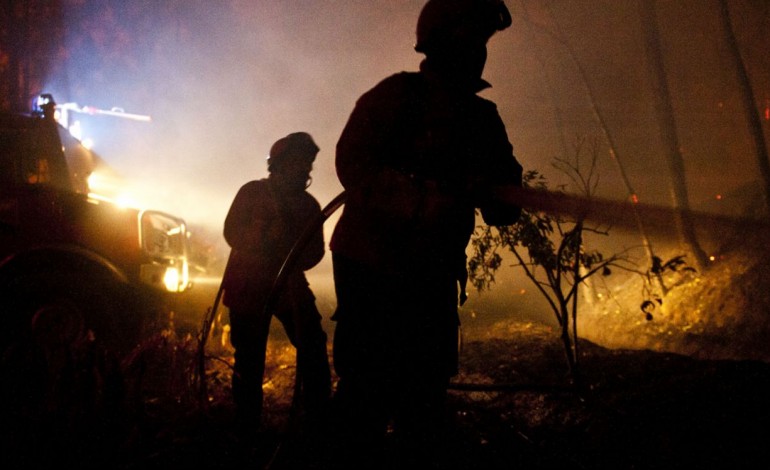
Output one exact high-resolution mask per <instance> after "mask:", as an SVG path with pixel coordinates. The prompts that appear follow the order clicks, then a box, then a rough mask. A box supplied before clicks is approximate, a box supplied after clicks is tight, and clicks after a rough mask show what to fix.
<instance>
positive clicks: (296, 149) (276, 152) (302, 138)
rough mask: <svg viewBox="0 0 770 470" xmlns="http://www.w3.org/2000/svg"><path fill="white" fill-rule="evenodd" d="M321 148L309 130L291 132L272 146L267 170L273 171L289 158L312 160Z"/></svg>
mask: <svg viewBox="0 0 770 470" xmlns="http://www.w3.org/2000/svg"><path fill="white" fill-rule="evenodd" d="M319 150H320V149H319V148H318V145H316V143H315V142H314V141H313V137H311V136H310V134H308V133H307V132H294V133H292V134H289V135H287V136H286V137H283V138H281V139H278V140H277V141H276V142H275V143H274V144H273V146H272V147H270V155H268V157H267V171H269V172H272V171H273V170H275V169H276V168H277V167H278V166H280V165H281V162H285V161H287V160H289V159H303V160H306V161H309V162H312V161H314V160H315V156H316V154H317V153H318V151H319Z"/></svg>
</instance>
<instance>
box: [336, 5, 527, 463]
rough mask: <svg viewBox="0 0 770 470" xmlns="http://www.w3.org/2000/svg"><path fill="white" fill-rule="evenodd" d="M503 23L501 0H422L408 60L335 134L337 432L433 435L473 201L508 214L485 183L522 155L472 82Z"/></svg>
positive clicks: (479, 84)
mask: <svg viewBox="0 0 770 470" xmlns="http://www.w3.org/2000/svg"><path fill="white" fill-rule="evenodd" d="M510 24H511V16H510V14H509V12H508V10H507V8H506V6H505V4H504V3H503V1H502V0H429V1H428V2H427V3H426V4H425V6H424V7H423V9H422V12H421V14H420V17H419V19H418V22H417V43H416V46H415V49H416V50H417V51H418V52H420V53H423V54H425V59H424V60H423V61H422V63H421V64H420V70H419V72H400V73H396V74H394V75H392V76H390V77H388V78H385V79H384V80H383V81H381V82H380V83H379V84H377V85H376V86H375V87H374V88H372V89H371V90H369V91H367V92H366V93H365V94H364V95H362V96H361V97H360V98H359V99H358V101H357V103H356V106H355V108H354V109H353V111H352V114H351V115H350V117H349V120H348V122H347V124H346V126H345V128H344V130H343V132H342V135H341V137H340V139H339V142H338V144H337V153H336V168H337V174H338V176H339V179H340V181H341V183H342V185H343V186H344V187H345V190H346V192H347V202H346V205H345V208H344V210H343V213H342V215H341V217H340V220H339V221H338V223H337V225H336V227H335V229H334V232H333V235H332V239H331V243H330V248H331V250H332V255H333V263H334V279H335V288H336V292H337V310H336V312H335V315H334V317H333V319H334V320H335V321H336V322H337V323H336V327H335V335H334V361H333V362H334V367H335V371H336V373H337V375H338V376H339V378H340V380H339V383H338V386H337V390H336V392H335V398H334V402H335V409H336V410H337V411H338V416H339V419H340V427H341V429H342V432H343V436H347V438H349V439H359V438H360V439H362V440H363V441H364V442H363V445H365V444H370V443H376V442H378V440H379V438H380V437H382V436H383V435H384V433H385V431H386V428H388V426H392V429H393V430H394V433H395V435H397V436H400V439H399V442H404V443H406V445H407V446H413V448H415V449H416V448H419V449H428V448H429V447H430V446H428V445H427V442H430V440H431V439H433V438H436V437H437V436H439V435H440V432H439V431H440V430H441V429H442V428H443V427H444V424H445V423H444V418H445V417H444V403H445V399H446V390H447V386H448V382H449V379H450V377H451V376H453V375H455V374H456V373H457V344H458V338H457V335H458V326H459V320H458V312H457V308H458V303H459V302H461V301H462V300H464V298H463V294H464V284H465V279H466V278H467V273H466V264H465V261H466V260H465V249H466V246H467V244H468V241H469V239H470V236H471V234H472V232H473V230H474V227H475V209H480V211H481V214H482V216H483V219H484V221H485V222H486V223H488V224H491V225H508V224H512V223H514V222H516V220H517V219H518V217H519V214H520V209H519V208H518V207H514V206H511V205H508V204H505V203H503V202H502V201H500V200H498V199H496V198H495V197H494V195H495V194H496V192H497V191H499V190H501V189H504V188H505V187H518V186H521V176H522V167H521V165H520V164H519V163H518V161H517V160H516V158H515V156H514V155H513V148H512V146H511V144H510V142H509V140H508V136H507V132H506V129H505V126H504V124H503V122H502V120H501V118H500V116H499V114H498V112H497V109H496V106H495V104H494V103H492V102H490V101H488V100H486V99H483V98H481V97H479V96H478V95H477V93H478V92H479V91H481V90H483V89H484V88H487V87H489V86H490V85H489V84H488V83H487V82H486V81H484V80H483V79H482V78H481V77H482V73H483V70H484V65H485V63H486V59H487V50H486V44H487V41H488V40H489V39H490V38H491V37H492V35H493V34H494V33H495V32H496V31H501V30H503V29H505V28H507V27H508V26H510ZM346 429H348V430H350V431H351V432H350V433H349V434H345V433H344V432H345V430H346ZM343 439H344V437H343ZM426 439H427V441H426ZM349 447H351V446H349ZM352 447H355V446H352ZM362 448H365V446H364V447H362Z"/></svg>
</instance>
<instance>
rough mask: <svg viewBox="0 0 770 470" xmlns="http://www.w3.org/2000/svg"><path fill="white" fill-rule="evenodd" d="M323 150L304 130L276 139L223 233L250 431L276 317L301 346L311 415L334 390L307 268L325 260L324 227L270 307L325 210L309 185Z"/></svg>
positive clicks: (227, 297)
mask: <svg viewBox="0 0 770 470" xmlns="http://www.w3.org/2000/svg"><path fill="white" fill-rule="evenodd" d="M318 150H319V149H318V146H317V145H316V144H315V142H314V141H313V139H312V137H311V136H310V135H309V134H307V133H304V132H297V133H293V134H289V135H288V136H286V137H284V138H282V139H280V140H278V141H277V142H275V144H273V146H272V147H271V149H270V156H269V157H268V172H269V176H268V177H267V178H265V179H261V180H256V181H250V182H248V183H246V184H245V185H243V186H242V187H241V188H240V190H239V191H238V193H237V195H236V196H235V199H234V200H233V202H232V205H231V207H230V210H229V212H228V214H227V217H226V219H225V225H224V236H225V240H226V241H227V243H228V244H229V245H230V246H231V247H232V252H231V255H230V260H229V262H228V266H227V270H226V273H225V276H224V279H223V288H224V297H223V303H224V304H225V305H226V306H227V307H228V308H229V311H230V326H231V331H230V334H231V342H232V344H233V347H234V348H235V367H234V372H233V379H232V387H233V399H234V401H235V404H236V408H237V413H238V420H239V422H240V423H241V425H242V426H243V430H244V431H247V432H249V431H254V430H256V429H257V427H258V426H259V421H260V418H261V412H262V400H263V392H262V380H263V375H264V371H265V349H266V346H267V339H268V332H269V329H270V322H271V319H272V317H275V318H277V319H278V320H279V321H280V322H281V323H282V325H283V327H284V330H285V331H286V334H287V336H288V337H289V340H290V341H291V343H292V344H293V345H294V346H295V347H296V349H297V368H298V371H301V374H298V380H299V381H300V385H301V392H302V401H301V403H302V404H303V405H304V409H305V411H306V412H307V413H308V415H309V416H310V415H313V414H318V413H321V412H322V411H323V410H324V409H325V407H326V404H327V401H328V399H329V397H330V394H331V391H330V388H331V386H330V369H329V362H328V358H327V354H326V339H327V337H326V333H325V332H324V331H323V329H322V327H321V315H320V314H319V312H318V310H317V308H316V305H315V297H314V295H313V293H312V291H311V290H310V287H309V285H308V282H307V279H306V278H305V274H304V271H305V270H308V269H310V268H312V267H313V266H315V265H316V264H318V263H319V262H320V261H321V259H322V258H323V255H324V238H323V231H322V229H321V228H320V227H319V229H318V231H317V232H315V233H314V234H313V236H312V237H311V239H310V241H309V243H308V244H307V245H306V246H305V248H304V249H303V251H302V253H301V254H300V256H299V257H298V260H297V262H296V263H295V265H294V268H293V270H292V271H290V272H289V273H288V275H287V276H286V280H285V283H284V284H283V287H282V289H281V291H280V292H279V293H278V297H277V301H275V302H271V307H272V308H271V309H270V311H265V305H266V303H267V301H268V297H269V296H270V294H271V291H272V288H273V282H274V280H275V278H276V276H277V274H278V272H279V271H280V269H281V265H282V263H283V261H284V259H285V258H286V256H287V254H288V253H289V251H290V250H291V247H292V245H293V244H294V242H295V241H296V240H297V239H298V238H299V237H300V235H301V234H302V232H303V230H304V229H305V227H306V225H307V224H308V223H309V222H310V221H312V220H314V219H315V218H317V217H318V216H319V214H320V213H321V209H320V205H319V204H318V201H316V199H315V198H314V197H313V196H311V195H310V194H309V193H308V192H307V191H306V186H307V184H308V182H309V181H310V172H311V170H312V165H313V161H314V160H315V157H316V154H317V153H318Z"/></svg>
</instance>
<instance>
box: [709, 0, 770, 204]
mask: <svg viewBox="0 0 770 470" xmlns="http://www.w3.org/2000/svg"><path fill="white" fill-rule="evenodd" d="M719 17H720V19H721V20H722V27H723V28H724V33H725V40H726V42H727V46H728V49H729V50H730V54H731V56H732V59H733V61H734V63H735V72H736V74H737V78H738V85H739V89H740V90H739V91H740V93H741V98H742V99H743V110H744V112H745V113H746V120H747V121H748V124H749V132H750V133H751V138H752V140H753V142H754V149H755V152H756V157H757V165H758V166H759V172H760V174H761V175H762V185H763V186H762V187H763V189H764V193H765V204H766V205H767V210H768V216H770V159H769V158H768V154H767V143H766V142H765V135H764V133H763V132H762V120H761V119H760V117H759V112H758V110H757V106H756V99H755V97H754V90H753V88H752V87H751V80H750V79H749V73H748V71H747V70H746V64H745V63H744V62H743V58H742V57H741V51H740V49H739V48H738V41H736V40H735V33H734V31H733V25H732V22H731V21H730V9H729V7H728V6H727V1H726V0H719Z"/></svg>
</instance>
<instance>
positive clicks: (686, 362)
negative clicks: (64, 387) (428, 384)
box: [5, 322, 770, 469]
mask: <svg viewBox="0 0 770 470" xmlns="http://www.w3.org/2000/svg"><path fill="white" fill-rule="evenodd" d="M486 335H487V337H485V338H475V339H473V340H471V341H468V342H466V343H465V345H464V346H463V351H462V366H461V369H462V373H461V375H460V376H458V377H457V378H456V385H455V386H454V387H453V389H452V391H451V393H450V411H451V415H452V418H453V422H454V426H453V428H452V431H453V432H452V433H451V435H450V439H449V440H448V441H447V446H446V447H445V448H442V449H440V451H439V453H438V457H437V458H436V460H435V462H434V463H435V465H434V466H433V467H432V468H478V469H495V468H527V469H541V468H613V469H624V468H627V469H640V468H676V467H678V468H698V467H706V466H708V467H709V468H753V467H758V466H759V465H760V464H761V463H762V462H767V461H768V458H770V449H768V446H767V444H766V441H767V431H766V430H767V429H768V428H769V427H770V403H769V402H768V400H767V397H768V396H770V365H768V364H766V363H764V362H758V361H748V360H744V361H718V360H716V361H715V360H697V359H692V358H689V357H686V356H682V355H676V354H672V353H656V352H652V351H645V350H642V351H638V350H637V351H632V350H608V349H605V348H602V347H599V346H596V345H594V344H592V343H590V342H587V341H583V342H581V345H580V346H581V351H582V353H581V361H582V363H581V365H582V371H583V378H584V380H583V386H582V387H580V388H573V387H570V386H569V385H568V380H567V379H566V376H565V365H564V364H565V362H564V360H563V353H562V350H561V345H560V343H559V342H558V341H557V338H556V335H555V333H554V332H553V331H551V330H550V329H549V328H548V327H545V326H542V325H536V324H531V323H516V322H503V323H499V324H497V325H495V326H494V327H492V328H491V329H489V330H488V331H487V334H486ZM193 346H194V342H193V341H184V340H180V339H178V338H175V337H174V336H173V335H169V336H166V337H161V338H158V339H157V340H156V341H154V342H148V344H147V345H146V347H145V349H144V350H143V351H142V352H141V353H140V354H137V355H136V356H135V357H134V358H133V361H134V362H133V363H132V364H131V366H130V367H129V368H128V369H127V370H129V372H127V375H126V377H127V384H128V385H129V387H128V389H127V390H128V392H127V394H128V396H129V397H131V398H132V399H131V400H129V401H128V402H126V403H129V404H130V406H127V405H125V404H124V405H122V406H120V407H119V408H116V409H119V410H120V411H121V412H122V414H121V415H120V416H121V419H120V420H119V421H109V420H108V421H105V419H104V417H105V414H104V413H103V411H104V410H105V408H104V407H101V408H99V409H100V410H101V411H102V412H98V413H97V412H96V411H95V410H86V409H78V408H77V407H73V408H71V409H70V411H71V412H72V413H80V418H83V419H80V421H78V419H75V417H73V416H72V415H71V414H70V416H68V417H63V416H58V417H55V418H51V417H49V418H48V419H47V420H43V421H40V422H37V423H36V424H38V425H45V426H46V427H47V431H46V432H40V431H38V432H36V433H32V436H33V437H34V438H35V439H36V440H35V442H34V443H33V444H32V445H30V443H29V442H28V441H27V442H23V441H21V440H20V438H19V437H18V436H17V438H16V439H11V441H12V442H14V443H15V444H14V447H13V451H14V452H15V453H14V454H12V455H9V454H8V453H6V454H5V455H6V457H7V458H6V461H8V462H14V461H15V462H17V464H18V465H19V466H18V467H15V468H21V466H25V467H26V466H28V465H31V464H43V465H45V464H49V465H53V464H54V463H55V464H57V465H56V466H57V467H58V466H59V464H61V463H63V462H67V463H68V464H69V465H71V468H82V467H86V468H91V467H94V468H96V467H98V468H137V469H138V468H141V469H145V468H212V469H213V468H275V469H279V468H328V467H329V466H330V464H329V462H328V460H318V458H317V457H318V454H317V453H316V454H311V453H309V450H308V448H307V447H306V444H307V443H303V441H301V440H298V439H297V436H296V434H294V433H293V432H292V429H293V428H292V423H293V421H292V420H291V419H290V416H291V396H292V384H293V373H294V369H293V360H294V356H293V351H292V350H291V348H290V347H289V346H288V344H287V343H286V342H285V341H283V340H281V339H280V338H278V339H276V340H275V341H271V346H270V358H269V361H270V369H269V371H268V377H269V380H268V382H267V384H266V390H267V398H266V420H265V421H266V422H265V426H264V429H263V430H262V431H261V433H260V435H259V436H258V439H257V440H256V441H255V442H254V443H253V445H251V446H245V445H243V444H242V442H241V441H239V439H238V438H237V436H236V434H235V432H234V428H233V413H232V412H233V410H232V404H231V402H230V397H229V371H230V369H229V367H228V363H229V361H230V360H231V358H230V357H229V356H228V350H227V349H226V348H212V351H211V353H212V354H214V355H216V356H217V359H212V360H209V362H208V381H207V383H208V385H209V387H208V392H209V393H208V403H207V404H206V406H205V407H201V406H200V403H199V402H198V401H197V397H196V396H195V394H194V392H195V389H194V388H191V384H190V382H189V381H188V380H189V377H190V372H191V368H192V367H194V351H195V348H194V347H193ZM139 369H141V383H140V382H139V381H138V377H139V375H140V372H139ZM132 374H133V375H132ZM134 379H136V380H137V381H135V382H132V380H134ZM131 385H138V388H134V389H132V387H131ZM84 420H85V421H84ZM84 422H85V424H83V423H84ZM19 436H24V434H19ZM27 437H29V435H27ZM327 437H328V436H327ZM5 442H6V444H8V442H9V441H8V439H7V438H6V439H5ZM324 445H325V446H327V448H330V447H328V446H331V444H330V443H324ZM9 450H10V449H6V452H8V451H9ZM383 452H384V453H385V454H386V455H388V454H390V456H389V457H387V458H385V457H383V456H377V457H376V458H373V459H372V460H371V461H370V462H367V463H366V465H364V466H362V467H361V468H378V467H377V465H376V464H378V463H379V464H382V465H380V467H379V468H382V467H384V468H402V467H404V466H405V465H404V463H403V462H401V461H399V458H398V457H399V456H398V455H394V454H393V452H395V451H394V450H393V449H389V448H385V449H384V450H383ZM326 457H328V456H326ZM7 468H9V467H7Z"/></svg>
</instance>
